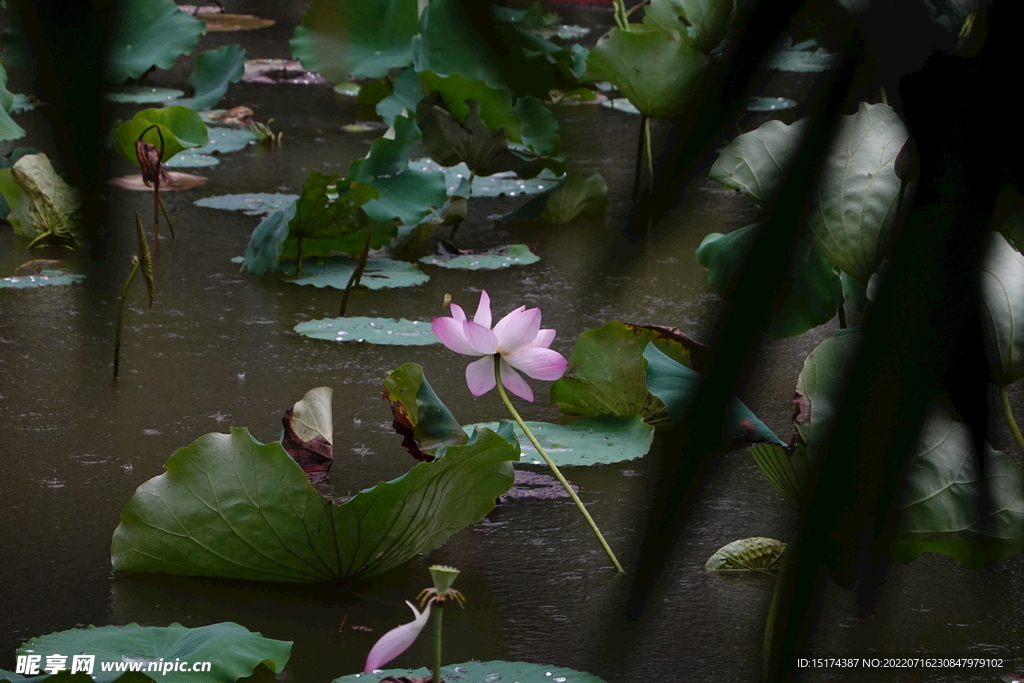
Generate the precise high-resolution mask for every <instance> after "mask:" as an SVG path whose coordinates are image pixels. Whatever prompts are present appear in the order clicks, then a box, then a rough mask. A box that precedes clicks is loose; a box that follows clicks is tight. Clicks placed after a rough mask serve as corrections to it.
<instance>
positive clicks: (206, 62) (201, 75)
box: [178, 43, 245, 110]
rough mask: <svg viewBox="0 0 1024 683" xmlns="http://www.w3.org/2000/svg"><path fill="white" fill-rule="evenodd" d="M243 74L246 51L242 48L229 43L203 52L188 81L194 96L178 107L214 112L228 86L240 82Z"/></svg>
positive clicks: (180, 101)
mask: <svg viewBox="0 0 1024 683" xmlns="http://www.w3.org/2000/svg"><path fill="white" fill-rule="evenodd" d="M244 72H245V49H244V48H243V47H242V46H241V45H236V44H234V43H230V44H228V45H222V46H221V47H218V48H217V49H216V50H207V51H206V52H200V53H199V56H197V57H196V65H195V68H193V70H192V75H191V76H190V77H189V79H188V84H189V85H191V86H192V89H193V90H194V91H195V94H194V95H193V96H192V97H191V99H186V100H179V101H178V104H180V105H181V106H184V107H189V108H190V109H195V110H201V109H212V108H213V107H214V106H216V104H217V103H218V102H220V98H222V97H224V93H226V92H227V91H228V84H230V83H237V82H238V81H239V80H240V79H241V78H242V74H243V73H244Z"/></svg>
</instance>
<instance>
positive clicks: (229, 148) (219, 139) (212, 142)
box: [172, 127, 256, 161]
mask: <svg viewBox="0 0 1024 683" xmlns="http://www.w3.org/2000/svg"><path fill="white" fill-rule="evenodd" d="M208 132H209V138H208V142H207V143H206V144H205V145H203V146H202V147H196V148H194V149H190V150H188V151H189V152H191V153H193V154H228V153H230V152H237V151H239V150H242V149H245V148H246V147H248V146H249V145H250V144H252V143H253V142H256V136H255V135H253V134H252V133H251V132H249V131H248V130H246V129H244V128H220V127H217V128H210V129H208ZM172 161H173V160H172Z"/></svg>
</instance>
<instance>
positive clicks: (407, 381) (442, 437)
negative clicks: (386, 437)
mask: <svg viewBox="0 0 1024 683" xmlns="http://www.w3.org/2000/svg"><path fill="white" fill-rule="evenodd" d="M384 400H385V401H390V402H391V414H392V415H393V416H394V418H395V419H394V422H393V423H392V424H393V426H394V428H395V431H396V432H398V433H399V434H401V435H402V437H403V440H402V446H404V447H405V450H407V451H409V454H410V455H412V456H413V457H414V458H416V459H417V460H422V461H424V462H431V461H432V460H434V454H435V453H437V451H438V449H440V448H443V447H445V446H461V445H462V444H464V443H466V442H467V441H468V440H469V436H468V435H467V434H466V433H464V432H463V428H462V427H461V426H459V423H458V422H457V421H456V420H455V416H454V415H452V413H451V411H450V410H448V407H447V406H446V405H445V404H444V403H443V402H442V401H441V399H440V398H438V396H437V394H436V393H435V392H434V389H433V387H431V386H430V382H428V381H427V378H426V377H425V376H424V375H423V367H422V366H421V365H419V364H418V363H406V364H405V365H401V366H399V367H397V368H395V369H394V370H392V371H391V372H389V373H388V374H387V376H386V377H385V378H384ZM481 426H489V427H491V428H492V429H495V428H496V426H497V425H496V424H495V425H481ZM467 431H468V432H469V433H470V434H471V433H472V431H471V430H469V429H468V428H467Z"/></svg>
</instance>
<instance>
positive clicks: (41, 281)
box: [0, 270, 85, 289]
mask: <svg viewBox="0 0 1024 683" xmlns="http://www.w3.org/2000/svg"><path fill="white" fill-rule="evenodd" d="M84 279H85V276H84V275H73V274H71V273H64V272H61V271H59V270H41V271H39V274H38V275H16V276H14V277H0V289H35V288H36V287H62V286H65V285H73V284H75V283H76V282H81V281H82V280H84Z"/></svg>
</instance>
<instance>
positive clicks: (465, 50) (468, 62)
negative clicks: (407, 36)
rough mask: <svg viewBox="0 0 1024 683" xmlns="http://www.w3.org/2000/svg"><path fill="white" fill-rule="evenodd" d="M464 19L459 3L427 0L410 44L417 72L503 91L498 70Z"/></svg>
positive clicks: (475, 33) (502, 81)
mask: <svg viewBox="0 0 1024 683" xmlns="http://www.w3.org/2000/svg"><path fill="white" fill-rule="evenodd" d="M467 19H468V17H466V16H465V15H464V14H463V9H462V7H461V6H460V4H459V2H458V0H429V2H428V3H427V6H426V8H425V9H424V10H423V15H422V16H421V17H420V27H421V31H420V35H419V36H416V37H415V38H413V41H412V49H413V60H414V64H415V66H416V71H418V72H422V71H433V72H434V73H436V74H440V75H445V76H447V75H450V74H461V75H463V76H465V77H466V78H468V79H470V80H473V81H485V82H486V83H487V84H488V85H490V86H492V87H494V88H504V87H506V85H505V79H504V78H503V77H502V74H501V69H500V68H499V66H498V65H497V64H495V63H494V62H492V61H491V58H490V55H489V54H488V50H487V48H486V47H485V46H483V45H481V44H480V41H479V33H478V31H476V30H475V29H474V28H473V26H472V25H470V24H469V23H468V22H467Z"/></svg>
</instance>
